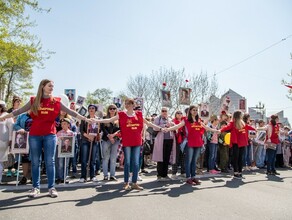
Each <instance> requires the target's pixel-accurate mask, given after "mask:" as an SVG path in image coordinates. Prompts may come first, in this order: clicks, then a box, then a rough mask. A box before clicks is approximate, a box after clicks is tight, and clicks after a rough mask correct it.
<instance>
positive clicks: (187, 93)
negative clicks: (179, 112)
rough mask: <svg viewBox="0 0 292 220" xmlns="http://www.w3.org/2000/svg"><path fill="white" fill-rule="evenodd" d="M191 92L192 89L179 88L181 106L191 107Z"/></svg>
mask: <svg viewBox="0 0 292 220" xmlns="http://www.w3.org/2000/svg"><path fill="white" fill-rule="evenodd" d="M191 91H192V89H190V88H183V87H181V88H179V90H178V94H179V104H180V105H190V104H191Z"/></svg>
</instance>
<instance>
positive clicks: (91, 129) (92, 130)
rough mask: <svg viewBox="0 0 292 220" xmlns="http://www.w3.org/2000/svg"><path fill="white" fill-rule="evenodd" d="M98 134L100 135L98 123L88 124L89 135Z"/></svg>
mask: <svg viewBox="0 0 292 220" xmlns="http://www.w3.org/2000/svg"><path fill="white" fill-rule="evenodd" d="M97 133H98V124H97V123H92V124H88V127H87V134H89V135H93V136H97Z"/></svg>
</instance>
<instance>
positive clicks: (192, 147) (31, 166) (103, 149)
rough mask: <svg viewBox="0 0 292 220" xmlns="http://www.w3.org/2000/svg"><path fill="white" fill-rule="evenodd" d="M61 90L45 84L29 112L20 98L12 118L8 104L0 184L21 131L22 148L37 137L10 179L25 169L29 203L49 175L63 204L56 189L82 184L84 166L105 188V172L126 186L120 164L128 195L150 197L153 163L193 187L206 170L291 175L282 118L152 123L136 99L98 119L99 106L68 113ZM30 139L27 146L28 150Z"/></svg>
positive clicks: (291, 137)
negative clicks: (144, 178)
mask: <svg viewBox="0 0 292 220" xmlns="http://www.w3.org/2000/svg"><path fill="white" fill-rule="evenodd" d="M53 88H54V82H52V81H51V80H42V81H41V82H40V85H39V87H38V92H37V94H36V96H35V97H32V98H31V99H30V100H29V102H28V103H26V104H25V105H23V107H21V108H20V104H21V99H20V98H18V97H14V99H13V107H12V108H13V109H12V110H10V113H8V112H7V110H6V106H5V103H4V102H2V101H1V102H0V182H1V180H2V175H3V170H4V162H5V161H7V160H8V155H9V147H10V146H11V140H12V132H13V130H14V131H17V132H18V134H20V135H19V137H18V136H17V140H18V139H21V138H22V139H23V136H22V135H21V134H23V133H24V132H29V137H28V142H29V143H28V144H29V151H30V152H29V154H22V155H21V160H20V161H17V160H16V161H15V163H14V164H13V165H12V166H8V167H7V171H6V176H7V177H10V176H12V172H13V171H14V174H13V175H15V173H17V172H18V171H17V167H18V164H17V163H21V164H22V170H23V174H22V175H23V176H22V179H21V180H20V182H19V184H26V183H27V182H28V181H29V179H31V180H32V186H33V189H32V190H31V191H30V193H29V197H36V196H38V195H39V194H40V175H41V173H46V175H47V183H48V190H49V195H50V196H51V197H53V198H54V197H57V196H58V192H57V190H56V188H55V184H60V183H63V182H64V183H66V182H68V178H69V172H70V171H71V176H70V178H77V177H78V176H77V175H78V174H77V164H78V162H80V163H81V175H80V179H79V182H80V183H84V182H87V181H93V182H96V181H98V180H97V177H96V176H97V175H99V174H100V173H101V171H102V173H103V181H118V179H117V177H116V168H117V167H116V165H117V162H119V163H120V164H121V165H122V166H123V169H124V181H123V182H124V185H123V189H124V190H131V189H135V190H139V191H140V190H143V187H142V186H141V185H139V184H138V183H137V181H139V180H141V177H140V176H139V172H145V173H146V172H147V171H146V170H145V165H147V164H148V163H149V161H151V162H152V163H153V164H155V165H156V169H157V181H169V180H177V179H185V182H186V184H189V185H200V184H201V181H200V180H199V178H197V175H198V174H200V175H202V174H204V173H203V169H206V171H207V172H208V173H210V174H215V175H216V174H218V173H220V172H221V173H226V174H229V173H230V174H231V173H232V175H233V178H234V179H242V178H244V177H243V175H242V172H243V170H247V171H250V170H256V169H266V174H267V175H279V173H278V171H277V170H276V167H286V168H290V164H291V143H292V132H290V128H289V127H287V126H282V124H281V123H279V118H278V116H277V115H272V116H271V117H270V121H269V122H267V123H266V122H265V121H263V120H258V121H254V120H252V119H251V118H250V116H249V114H248V113H243V112H241V111H235V112H234V113H233V115H231V114H229V113H228V112H225V111H222V112H221V114H220V115H218V116H217V115H209V114H208V116H209V117H208V120H203V119H202V118H201V115H200V112H201V111H203V109H200V108H199V106H196V105H190V106H189V107H188V108H186V109H185V111H184V112H182V111H180V110H178V111H176V112H175V115H174V117H173V118H171V117H170V116H169V113H168V108H167V107H162V108H161V112H160V113H159V114H153V115H151V117H144V116H143V114H142V111H141V110H139V109H137V108H136V106H135V101H134V100H133V99H130V98H128V99H126V100H125V103H124V104H125V109H123V110H119V109H118V108H117V106H116V105H115V104H111V105H109V106H108V107H107V108H106V112H105V113H104V115H98V114H97V106H96V105H94V104H90V105H89V106H88V115H87V116H86V117H85V116H82V115H80V114H78V113H77V112H76V111H75V106H74V104H72V103H71V105H70V108H68V107H67V106H66V105H65V104H64V103H62V101H61V100H60V98H58V97H54V96H53V95H52V92H53ZM16 102H17V103H16ZM15 103H16V104H15ZM205 118H206V117H205V116H204V119H205ZM93 128H94V129H93ZM70 137H71V139H70ZM72 138H73V139H74V141H72ZM22 139H21V140H19V142H21V144H22V145H23V146H24V144H26V143H25V142H24V140H22ZM60 140H61V141H60ZM72 144H73V145H74V146H71V145H72ZM58 147H59V148H60V150H59V151H58V150H57V149H58ZM121 149H122V150H121ZM72 151H73V152H72ZM66 153H68V154H70V155H71V156H70V159H69V158H68V160H66V159H67V158H66V159H65V158H64V157H61V156H60V154H66ZM42 161H44V163H42ZM170 165H171V176H170V174H169V168H170V167H169V166H170ZM13 168H14V169H13Z"/></svg>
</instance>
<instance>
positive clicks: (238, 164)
mask: <svg viewBox="0 0 292 220" xmlns="http://www.w3.org/2000/svg"><path fill="white" fill-rule="evenodd" d="M232 148H233V170H234V172H235V173H241V172H242V158H243V154H244V149H245V147H238V145H237V144H233V146H232Z"/></svg>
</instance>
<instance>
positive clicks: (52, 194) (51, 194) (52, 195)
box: [49, 188, 58, 198]
mask: <svg viewBox="0 0 292 220" xmlns="http://www.w3.org/2000/svg"><path fill="white" fill-rule="evenodd" d="M49 195H50V196H51V197H52V198H56V197H58V192H57V190H56V189H55V188H51V189H49Z"/></svg>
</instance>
